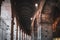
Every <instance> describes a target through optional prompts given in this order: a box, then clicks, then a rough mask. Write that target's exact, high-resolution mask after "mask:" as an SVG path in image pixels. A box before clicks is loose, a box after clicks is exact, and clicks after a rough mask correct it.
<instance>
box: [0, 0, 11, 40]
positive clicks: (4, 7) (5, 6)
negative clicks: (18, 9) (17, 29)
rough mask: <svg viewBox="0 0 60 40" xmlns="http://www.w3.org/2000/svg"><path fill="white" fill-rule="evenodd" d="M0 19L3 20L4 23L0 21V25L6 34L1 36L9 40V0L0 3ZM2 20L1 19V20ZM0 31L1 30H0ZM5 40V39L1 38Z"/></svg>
mask: <svg viewBox="0 0 60 40" xmlns="http://www.w3.org/2000/svg"><path fill="white" fill-rule="evenodd" d="M1 19H2V20H4V22H5V24H6V25H4V23H1V25H2V26H1V27H3V28H4V29H5V30H4V31H5V32H3V33H4V34H6V36H4V34H3V35H2V36H4V37H6V39H7V40H10V38H11V37H10V35H11V4H10V0H5V1H3V2H2V4H1ZM1 22H2V21H1ZM0 32H1V31H0ZM3 40H5V39H3Z"/></svg>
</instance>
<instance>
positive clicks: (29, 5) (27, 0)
mask: <svg viewBox="0 0 60 40" xmlns="http://www.w3.org/2000/svg"><path fill="white" fill-rule="evenodd" d="M11 1H12V5H13V7H14V8H15V10H16V15H17V16H18V17H19V22H20V24H21V26H22V27H21V28H22V29H23V30H24V31H25V32H26V33H28V34H29V35H30V34H31V20H30V18H31V17H32V16H33V15H34V12H35V9H36V7H35V3H38V4H39V2H40V0H11ZM58 1H59V0H49V1H48V0H47V1H46V4H48V3H50V4H51V3H53V4H54V3H55V4H57V6H56V5H55V6H56V7H55V6H52V7H53V9H52V14H51V15H52V16H53V19H54V20H55V18H56V17H58V14H57V13H59V11H60V7H59V6H58V5H59V2H58ZM47 2H48V3H47Z"/></svg>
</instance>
